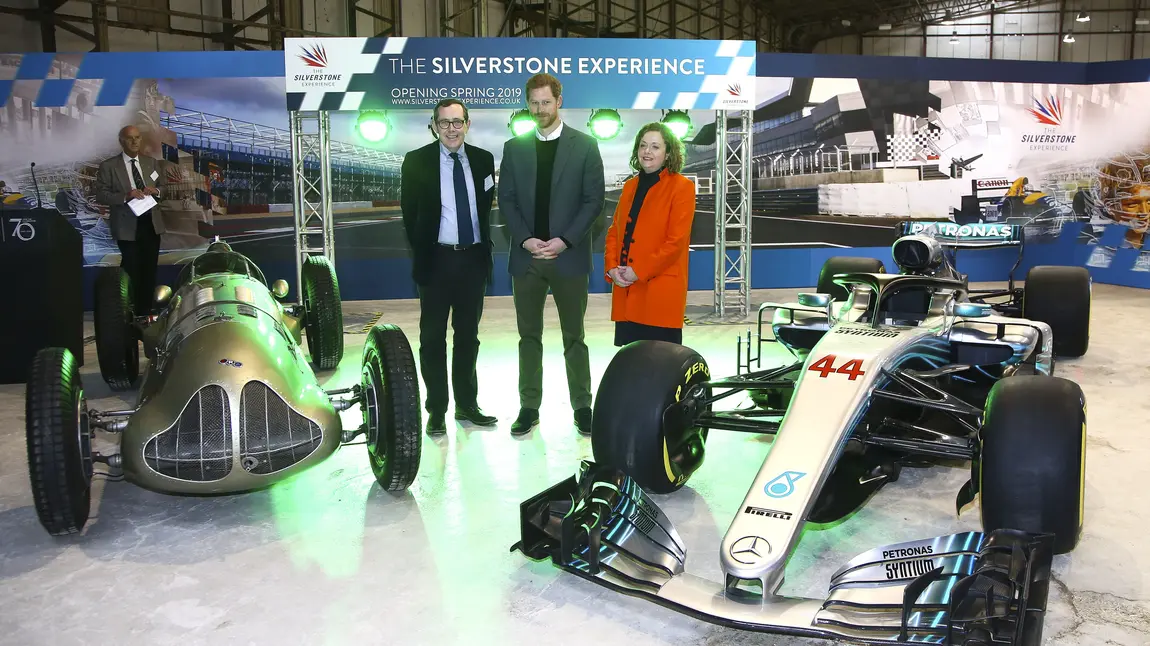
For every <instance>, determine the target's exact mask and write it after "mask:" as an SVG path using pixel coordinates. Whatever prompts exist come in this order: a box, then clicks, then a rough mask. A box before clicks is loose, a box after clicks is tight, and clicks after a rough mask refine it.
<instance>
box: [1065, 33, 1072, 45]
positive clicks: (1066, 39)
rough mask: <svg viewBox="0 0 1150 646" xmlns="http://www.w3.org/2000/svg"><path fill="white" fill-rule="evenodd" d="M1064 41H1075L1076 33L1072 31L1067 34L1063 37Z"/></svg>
mask: <svg viewBox="0 0 1150 646" xmlns="http://www.w3.org/2000/svg"><path fill="white" fill-rule="evenodd" d="M1062 42H1064V43H1073V42H1074V34H1072V33H1068V34H1066V35H1065V36H1063V37H1062Z"/></svg>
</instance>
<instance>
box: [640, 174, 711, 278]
mask: <svg viewBox="0 0 1150 646" xmlns="http://www.w3.org/2000/svg"><path fill="white" fill-rule="evenodd" d="M682 179H683V180H686V181H679V182H678V184H677V186H676V187H675V192H674V194H673V195H672V196H671V212H670V213H669V214H668V215H667V236H666V237H665V238H664V239H663V242H662V244H660V245H659V248H658V249H657V250H656V251H655V253H653V254H651V255H650V256H648V257H646V258H642V259H637V260H636V261H632V262H631V263H630V265H631V268H632V269H633V270H635V275H636V276H638V278H639V281H640V282H646V281H648V280H651V279H652V278H654V277H655V276H658V275H659V274H661V273H663V272H664V271H667V269H669V268H670V267H671V265H672V264H674V262H675V260H676V259H677V258H678V257H679V255H680V254H682V253H685V252H686V250H687V249H686V247H687V246H689V245H690V244H691V223H692V222H693V221H694V219H695V183H694V182H692V181H690V180H687V179H686V178H682Z"/></svg>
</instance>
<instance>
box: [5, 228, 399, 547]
mask: <svg viewBox="0 0 1150 646" xmlns="http://www.w3.org/2000/svg"><path fill="white" fill-rule="evenodd" d="M302 283H303V284H302V296H303V298H302V301H303V304H302V305H298V306H297V305H284V304H282V303H281V302H280V301H281V300H283V299H285V298H286V297H287V294H288V291H289V287H288V284H287V283H286V281H283V280H277V281H275V282H274V283H272V284H271V285H270V286H269V285H268V284H267V281H266V279H265V278H264V275H263V273H262V272H261V271H260V269H259V267H257V266H256V265H255V263H253V262H252V261H251V260H250V259H248V258H247V257H246V256H244V255H242V254H239V253H237V252H235V251H233V250H232V249H231V248H230V247H229V246H228V245H227V243H224V242H219V241H215V242H213V243H211V244H210V245H209V246H208V248H207V250H206V251H205V252H204V253H202V254H200V255H199V256H197V257H195V258H194V259H193V260H192V261H191V262H189V263H188V264H187V265H185V266H184V268H183V269H182V270H181V272H180V274H179V277H178V279H177V283H176V284H175V286H174V288H171V287H168V286H160V287H158V288H157V289H156V295H155V297H156V307H157V309H158V310H159V313H158V314H156V315H141V316H137V315H136V314H135V313H133V311H132V309H133V307H132V299H131V297H130V294H131V284H130V281H129V278H128V276H127V275H126V274H125V273H124V272H123V271H122V270H121V269H120V268H119V267H105V268H102V270H101V272H100V273H99V275H98V277H97V280H96V293H95V317H94V318H95V324H96V346H97V348H96V349H97V355H98V358H99V363H100V371H101V374H102V376H103V378H104V380H105V381H106V382H107V383H108V384H109V385H111V386H112V388H113V389H114V390H121V391H122V390H127V389H131V388H134V387H136V386H137V384H138V385H139V394H138V398H137V402H138V403H136V404H135V405H134V406H133V407H131V408H130V409H128V410H115V411H95V410H89V408H88V402H87V400H86V398H85V394H84V387H83V384H82V382H81V378H80V375H79V372H78V366H77V362H76V358H75V357H74V356H72V354H71V352H70V351H69V350H66V349H63V348H45V349H43V350H41V351H40V352H39V353H38V354H37V355H36V356H35V358H34V360H33V364H32V370H31V374H30V377H29V380H28V384H27V392H26V425H27V443H28V468H29V475H30V477H31V484H32V493H33V498H34V500H35V505H36V512H37V514H38V515H39V518H40V522H41V524H42V525H43V526H44V528H45V529H46V530H47V531H48V532H49V533H50V534H53V535H64V534H73V533H77V532H79V531H81V530H82V529H83V527H84V525H85V524H86V522H87V520H88V514H89V508H90V500H91V482H92V477H93V473H94V469H93V467H94V464H95V463H96V462H100V463H105V464H107V465H109V466H111V467H114V468H119V469H122V470H123V475H124V479H126V480H129V481H131V482H134V483H135V484H138V485H140V486H143V487H145V488H148V489H152V490H155V491H161V492H166V493H173V494H223V493H238V492H244V491H251V490H256V489H261V488H264V487H267V486H270V485H272V484H274V483H276V482H279V481H281V480H283V479H285V478H288V477H290V476H292V475H295V474H297V473H299V472H301V471H303V470H305V469H308V468H309V467H312V466H314V465H316V464H317V463H319V462H321V461H323V460H324V459H326V458H327V457H329V456H330V455H332V454H333V453H334V452H335V451H336V450H337V449H339V448H340V446H342V445H344V444H347V443H349V442H351V441H352V440H354V439H355V438H357V437H358V436H360V435H366V445H367V453H368V457H369V461H370V464H371V468H372V471H373V473H374V475H375V478H376V480H377V481H378V482H379V484H380V485H381V486H382V487H384V488H386V489H389V490H398V489H404V488H406V487H407V486H409V485H410V484H411V483H412V481H413V480H414V478H415V476H416V473H417V471H418V469H419V460H420V441H421V434H420V410H419V383H418V377H417V373H416V371H415V362H414V358H413V356H412V351H411V347H410V345H409V344H408V341H407V338H406V337H405V336H404V334H403V332H402V331H401V330H400V329H399V328H397V327H395V326H393V325H385V324H376V325H375V326H374V327H373V328H371V330H370V331H369V333H368V336H367V341H366V343H365V345H364V349H363V355H362V368H361V374H360V380H359V383H358V384H356V385H354V386H352V387H350V388H345V389H339V390H331V391H325V390H324V389H323V388H322V387H321V386H320V384H319V382H318V380H317V377H316V375H315V372H314V371H313V369H312V367H311V365H309V362H308V358H307V357H306V356H305V355H304V353H303V350H302V348H301V343H302V337H303V335H304V334H306V335H307V338H308V349H309V350H310V353H311V359H312V361H313V362H315V363H316V364H318V365H319V366H320V367H323V368H334V367H335V366H336V365H338V364H339V362H340V359H341V358H342V356H343V323H342V321H343V315H342V310H341V303H340V297H339V286H338V283H337V280H336V276H335V271H334V269H333V268H332V265H331V264H330V263H329V262H328V260H327V258H324V257H322V256H312V257H309V258H307V259H306V261H305V262H304V263H303V264H302ZM141 340H142V342H143V346H144V351H145V354H146V356H147V357H148V358H149V359H150V361H149V362H148V365H147V369H146V371H145V373H144V375H143V379H142V381H141V379H140V357H139V348H140V341H141ZM355 404H359V405H360V411H361V414H362V424H361V425H359V426H358V427H356V428H345V427H344V425H343V423H342V421H341V416H340V413H341V412H342V411H345V410H348V409H350V408H351V407H352V406H353V405H355ZM95 429H101V430H103V431H107V432H112V433H119V434H120V442H119V452H118V453H115V454H112V455H100V454H97V453H95V452H94V451H93V448H92V435H93V431H94V430H95Z"/></svg>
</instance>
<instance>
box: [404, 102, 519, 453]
mask: <svg viewBox="0 0 1150 646" xmlns="http://www.w3.org/2000/svg"><path fill="white" fill-rule="evenodd" d="M431 126H432V129H433V131H434V132H435V134H436V135H437V141H434V142H432V143H430V144H427V145H426V146H423V147H422V148H418V149H416V150H413V151H411V152H409V153H407V155H406V156H405V157H404V158H403V169H402V174H401V179H400V183H401V189H400V190H401V193H400V208H401V210H402V211H403V226H404V230H405V232H406V234H407V240H408V243H409V244H410V245H411V251H412V278H414V279H415V283H416V285H418V287H419V364H420V365H419V367H420V372H422V373H423V382H424V384H425V385H426V388H427V401H426V406H427V412H428V420H427V434H428V435H443V434H444V433H446V432H447V423H446V421H445V417H446V415H447V401H448V393H447V317H448V314H449V313H450V314H451V326H452V329H453V330H454V337H453V340H452V360H451V383H452V390H453V392H454V395H455V419H457V420H464V421H468V422H471V423H473V424H477V425H479V426H492V425H494V424H495V423H496V421H498V420H497V419H496V418H495V417H492V416H490V415H487V414H485V413H484V412H483V411H482V410H481V409H480V408H479V404H478V402H477V398H478V394H479V379H478V374H477V372H476V369H475V363H476V359H477V358H478V355H479V320H480V318H482V316H483V297H484V294H485V292H486V290H487V281H488V276H489V275H490V273H491V263H492V261H491V231H490V217H489V216H490V214H491V203H492V200H493V199H494V198H495V157H494V156H492V154H491V153H490V152H489V151H487V150H484V149H482V148H479V147H477V146H473V145H471V144H469V143H465V141H464V139H465V138H466V136H467V130H468V128H470V126H471V119H470V117H469V115H468V110H467V106H465V105H464V104H463V103H462V102H461V101H459V100H458V99H444V100H442V101H440V102H439V104H438V105H436V106H435V109H434V111H433V112H432V117H431Z"/></svg>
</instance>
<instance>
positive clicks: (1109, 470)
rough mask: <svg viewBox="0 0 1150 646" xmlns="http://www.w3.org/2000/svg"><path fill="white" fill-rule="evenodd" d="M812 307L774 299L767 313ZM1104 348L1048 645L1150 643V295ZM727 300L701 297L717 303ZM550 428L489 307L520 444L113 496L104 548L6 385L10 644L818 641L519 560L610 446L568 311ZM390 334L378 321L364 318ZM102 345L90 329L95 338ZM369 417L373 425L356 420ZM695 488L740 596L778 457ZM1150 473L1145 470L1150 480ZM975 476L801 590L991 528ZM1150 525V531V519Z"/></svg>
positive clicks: (854, 529) (101, 491)
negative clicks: (60, 508)
mask: <svg viewBox="0 0 1150 646" xmlns="http://www.w3.org/2000/svg"><path fill="white" fill-rule="evenodd" d="M790 294H792V292H772V293H756V294H755V295H754V299H753V301H754V303H755V304H756V305H757V304H758V303H760V302H762V301H764V300H767V299H768V298H769V299H781V298H787V297H789V296H790ZM1094 295H1095V301H1094V311H1093V316H1094V318H1093V330H1092V337H1093V338H1092V344H1091V347H1090V352H1089V354H1088V355H1087V357H1085V358H1084V359H1082V360H1079V361H1061V362H1060V363H1059V368H1060V369H1061V371H1062V374H1063V375H1064V376H1067V377H1069V378H1071V379H1074V380H1077V381H1078V382H1079V383H1081V384H1082V385H1083V387H1084V389H1085V391H1086V394H1087V397H1088V399H1089V435H1090V439H1089V442H1088V459H1087V463H1088V467H1087V469H1088V471H1087V476H1086V488H1087V499H1086V513H1087V519H1086V530H1085V536H1084V538H1083V540H1082V543H1081V545H1080V547H1079V548H1078V549H1077V551H1076V552H1075V553H1074V554H1073V555H1070V556H1061V557H1057V558H1056V560H1055V570H1056V585H1055V586H1053V588H1052V592H1051V599H1050V615H1049V617H1048V619H1047V622H1046V636H1047V639H1046V643H1048V644H1057V645H1065V646H1072V645H1073V646H1088V645H1093V644H1124V645H1125V644H1131V645H1134V644H1150V589H1148V587H1147V575H1146V572H1148V571H1150V549H1147V548H1148V547H1150V541H1148V540H1147V538H1146V537H1145V525H1142V523H1143V522H1145V514H1146V509H1147V500H1148V497H1147V494H1146V489H1145V488H1144V486H1145V485H1144V483H1145V476H1139V475H1138V472H1139V471H1140V470H1141V469H1144V468H1146V467H1145V465H1146V464H1147V461H1148V460H1147V458H1148V457H1150V448H1147V447H1148V443H1147V442H1146V441H1145V438H1144V437H1143V433H1144V432H1145V420H1146V419H1147V412H1148V408H1150V404H1148V403H1147V398H1146V396H1145V391H1144V390H1143V389H1144V388H1145V384H1146V383H1147V381H1148V380H1150V366H1148V365H1147V362H1146V360H1145V355H1144V354H1143V352H1142V350H1140V349H1138V346H1137V345H1135V343H1134V342H1133V338H1134V336H1135V335H1134V334H1133V330H1134V329H1135V328H1136V327H1138V326H1139V325H1140V323H1138V322H1139V321H1145V320H1147V319H1148V318H1150V295H1147V294H1146V293H1145V292H1143V291H1140V290H1135V289H1128V288H1119V287H1111V286H1106V285H1096V286H1095V291H1094ZM709 300H710V295H709V294H708V293H699V294H692V302H694V303H699V304H706V303H708V302H709ZM346 309H347V311H348V312H349V317H352V316H354V315H355V314H356V313H360V314H363V313H370V312H384V313H385V319H386V320H388V321H390V322H394V323H398V324H400V325H401V326H402V327H403V328H404V329H405V330H406V331H407V333H408V335H409V338H410V339H411V342H412V345H413V346H416V345H417V341H418V324H417V321H418V309H417V306H416V305H415V304H414V303H412V302H383V303H348V304H346ZM608 312H609V303H608V301H607V300H606V299H605V298H604V297H602V296H593V297H592V299H591V305H590V308H589V311H588V314H587V327H588V344H589V345H590V346H591V348H592V354H591V358H592V367H593V373H594V375H595V377H596V378H598V375H599V374H601V373H602V371H603V369H604V368H605V367H606V365H607V363H608V362H609V360H610V358H611V356H612V354H613V351H614V348H613V347H612V346H611V330H612V327H611V323H610V321H609V314H608ZM549 317H550V319H549V321H548V324H547V334H548V336H547V339H546V342H545V343H546V352H547V359H546V361H547V364H546V377H545V378H546V386H545V403H544V406H543V413H542V414H543V424H542V426H541V428H540V429H538V430H537V431H536V432H535V433H533V434H531V435H529V436H526V437H524V438H521V439H517V438H513V437H511V436H510V434H509V433H508V428H509V426H510V423H511V421H512V420H513V419H514V417H515V415H516V412H517V406H518V401H517V395H516V391H515V383H516V371H517V367H516V366H517V364H516V351H515V348H516V340H517V339H516V334H515V324H514V315H513V309H512V306H511V302H510V300H509V299H507V298H492V299H489V300H488V309H487V311H486V314H485V318H484V321H483V328H482V341H483V347H482V349H481V355H480V361H481V370H482V374H483V375H484V376H485V377H486V378H487V380H488V381H487V382H486V383H485V385H484V386H483V387H482V388H481V404H482V405H483V406H484V407H486V409H487V410H488V411H489V412H491V413H493V414H495V415H498V417H499V419H500V426H499V427H498V428H496V429H487V430H480V429H469V428H464V427H455V428H452V429H451V430H449V433H448V435H447V436H446V437H444V438H441V439H436V440H432V439H429V438H426V436H425V438H424V444H423V456H422V468H421V470H420V473H419V477H418V479H417V481H416V483H415V484H414V486H413V487H412V488H411V489H410V490H409V491H407V492H404V493H402V494H389V493H385V492H382V491H380V490H379V488H378V487H376V486H374V481H373V479H372V476H371V471H370V468H369V466H368V461H367V456H366V451H365V449H364V447H362V446H349V447H345V448H344V449H343V450H341V451H340V452H339V453H337V454H336V455H335V456H334V457H333V458H332V459H331V460H330V461H328V462H325V463H323V464H321V465H320V466H319V467H317V468H315V469H314V470H312V471H310V472H308V473H306V474H305V475H303V476H301V477H298V478H297V479H295V480H294V481H291V482H288V483H286V484H283V485H281V486H278V487H276V488H274V489H272V490H270V491H265V492H260V493H255V494H247V495H241V496H233V497H219V498H206V499H205V498H198V499H189V498H179V497H173V496H166V495H161V494H155V493H150V492H147V491H145V490H143V489H140V488H138V487H135V486H133V485H131V484H128V483H124V482H108V481H104V480H97V482H96V485H95V488H96V491H95V498H94V509H93V520H92V521H90V524H89V525H88V527H87V529H86V531H85V533H84V534H83V535H81V536H78V537H72V538H67V539H57V538H51V537H49V536H47V535H46V534H45V532H44V531H43V529H42V528H41V527H40V525H39V523H38V522H37V520H36V515H35V511H34V509H33V507H32V497H31V494H30V492H29V486H28V475H27V466H26V457H25V455H26V453H25V443H24V408H23V407H24V399H23V394H24V388H23V386H21V385H16V386H0V609H2V610H0V643H4V644H21V645H31V644H52V645H53V646H65V645H67V644H127V643H149V644H179V645H180V646H190V645H192V644H212V645H218V644H276V645H279V644H308V645H318V644H323V645H329V644H356V645H360V644H397V645H399V644H402V645H403V646H416V645H421V644H436V645H442V644H468V645H473V644H539V643H542V642H546V643H548V644H549V645H554V646H558V645H560V644H572V645H583V644H586V643H588V639H592V640H593V641H594V642H595V643H596V644H598V645H599V646H607V645H614V644H619V645H627V646H633V645H635V644H667V645H674V646H686V645H689V644H700V645H701V644H708V645H709V644H779V645H789V644H808V643H828V642H821V641H810V640H800V639H791V638H785V637H777V636H773V635H761V634H750V633H741V632H738V631H735V630H728V629H722V628H718V627H715V626H712V625H710V624H706V623H702V622H699V621H697V620H694V619H691V618H689V617H686V616H683V615H680V614H677V613H674V612H672V611H670V610H666V609H663V608H661V607H658V606H656V605H654V604H651V603H649V602H645V601H641V600H638V599H632V598H626V597H622V596H619V595H616V594H613V593H611V592H609V591H607V590H605V589H603V588H600V587H598V586H596V585H594V584H591V583H589V582H585V581H582V580H579V579H577V578H575V577H573V576H570V575H566V574H563V573H561V572H559V571H558V570H556V569H555V568H553V567H552V566H551V565H550V564H548V563H534V562H530V561H528V560H526V559H525V558H523V556H522V555H521V554H519V553H518V552H516V553H510V552H509V551H508V548H509V547H510V546H511V545H512V544H513V543H514V542H515V541H516V540H517V539H518V534H517V531H518V515H517V513H518V506H519V503H520V501H522V500H523V499H525V498H527V497H529V496H531V495H533V494H535V493H537V492H539V491H541V490H542V489H544V488H546V487H548V486H550V485H551V484H553V483H555V482H557V481H559V480H561V479H563V478H566V477H567V476H568V475H570V474H571V473H572V472H573V470H574V469H575V468H576V466H577V465H578V461H579V459H580V458H583V457H590V454H591V450H590V441H589V440H588V439H586V438H583V437H580V436H579V435H578V434H577V433H576V432H575V430H574V427H573V426H572V421H571V414H570V408H569V406H568V404H567V400H566V387H565V378H564V373H563V369H562V365H563V364H562V354H561V345H560V342H559V335H558V320H557V318H556V317H555V311H554V308H553V306H550V305H549ZM364 318H366V317H364ZM745 331H746V326H745V325H711V326H690V327H688V328H687V329H686V334H685V342H686V343H687V344H689V345H691V346H693V347H695V348H696V349H698V350H699V351H701V352H702V353H703V355H704V356H705V357H707V359H708V361H709V362H710V365H711V369H712V374H715V375H722V374H728V373H732V372H733V371H734V369H735V339H736V337H737V336H738V335H739V334H742V333H745ZM89 333H90V332H89ZM347 341H348V346H347V357H346V359H345V361H344V364H343V365H342V366H341V368H340V369H339V370H338V371H336V372H334V373H332V374H329V375H324V376H323V378H324V380H325V381H326V382H327V385H328V386H329V387H339V386H344V385H350V384H351V383H353V382H354V380H355V379H356V375H357V372H358V366H359V351H360V347H361V345H362V342H363V336H362V335H358V334H356V335H349V336H348V337H347ZM83 375H84V379H85V386H86V388H87V392H88V395H89V397H90V399H91V402H90V403H91V405H92V406H94V407H98V408H103V409H107V408H109V407H112V406H120V405H122V404H123V403H128V402H130V398H128V397H124V398H120V397H115V396H111V393H110V391H109V390H108V389H107V388H106V387H105V385H104V384H103V382H102V381H101V380H100V378H99V372H98V367H97V364H96V359H95V348H94V346H92V345H89V346H88V348H87V365H86V367H85V368H84V370H83ZM350 414H351V415H352V416H353V417H354V416H355V415H357V412H356V410H355V409H353V410H352V411H350ZM711 437H712V439H711V440H710V441H709V444H708V458H707V464H706V465H705V466H704V468H703V469H702V470H701V471H700V472H699V473H698V474H696V476H695V477H694V479H693V480H692V481H691V483H690V485H689V486H688V487H687V488H685V489H684V490H682V491H680V492H679V493H677V494H674V495H671V496H658V497H656V499H657V501H658V502H659V504H660V505H661V506H662V507H663V508H664V510H665V511H666V512H667V513H668V515H669V516H670V518H671V519H672V520H673V521H674V522H675V523H676V525H677V527H678V530H679V532H680V533H681V535H682V537H683V539H684V540H685V541H686V543H687V545H688V555H689V557H688V560H687V569H688V570H689V571H691V572H693V573H696V574H699V575H701V576H706V577H709V578H712V579H713V580H721V579H720V578H719V569H718V555H717V549H718V545H719V541H720V540H721V538H722V535H723V532H724V531H725V529H726V526H727V524H728V523H729V522H730V520H731V518H732V517H733V515H734V513H735V511H736V508H737V506H738V504H739V501H740V500H742V496H743V495H744V493H745V491H746V487H747V486H748V484H749V483H750V481H751V478H752V477H753V475H754V473H755V472H756V470H757V468H758V465H759V464H760V463H761V461H762V459H763V457H764V456H765V455H766V453H767V451H768V450H769V448H770V444H771V442H770V440H769V439H766V438H759V437H754V436H748V435H744V434H737V433H732V434H726V433H722V432H715V433H713V434H712V436H711ZM1140 465H1141V466H1140ZM965 478H966V473H965V472H964V471H962V470H931V471H922V470H905V471H904V472H903V476H902V478H901V479H900V480H899V481H898V482H897V483H894V484H892V485H890V486H888V487H887V488H885V489H884V490H883V491H881V492H880V493H879V495H878V496H876V498H875V499H874V500H872V501H871V503H870V504H869V506H867V507H866V508H865V509H863V510H862V511H861V512H860V513H858V514H857V515H856V516H854V517H853V518H851V519H850V520H849V521H847V522H845V523H842V524H840V525H838V526H835V527H833V528H831V529H826V530H822V531H808V532H807V533H806V534H805V535H804V536H803V538H802V541H801V543H800V545H799V547H798V552H797V554H796V555H795V557H794V558H793V559H792V560H791V563H790V568H789V577H788V580H787V582H786V584H785V585H784V588H783V590H782V592H783V593H785V594H793V595H809V596H814V597H818V598H822V597H823V595H824V594H825V591H826V585H827V581H828V578H829V576H830V575H831V573H832V572H833V571H834V570H835V569H837V568H838V567H839V566H840V565H841V564H842V563H844V562H845V561H846V560H848V559H849V558H851V557H852V556H854V555H856V554H857V553H859V552H862V551H864V550H867V549H870V548H872V547H874V546H877V545H880V544H886V543H893V542H898V541H903V540H910V539H914V538H920V537H927V536H935V535H941V534H946V533H950V532H956V531H963V530H969V529H977V528H978V512H977V507H976V506H972V507H971V508H968V509H967V510H966V511H965V512H964V513H963V515H962V516H961V517H955V514H954V502H953V501H954V496H955V493H956V491H957V490H958V488H959V486H960V485H961V484H962V482H963V481H964V480H965ZM1139 519H1142V520H1139Z"/></svg>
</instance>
